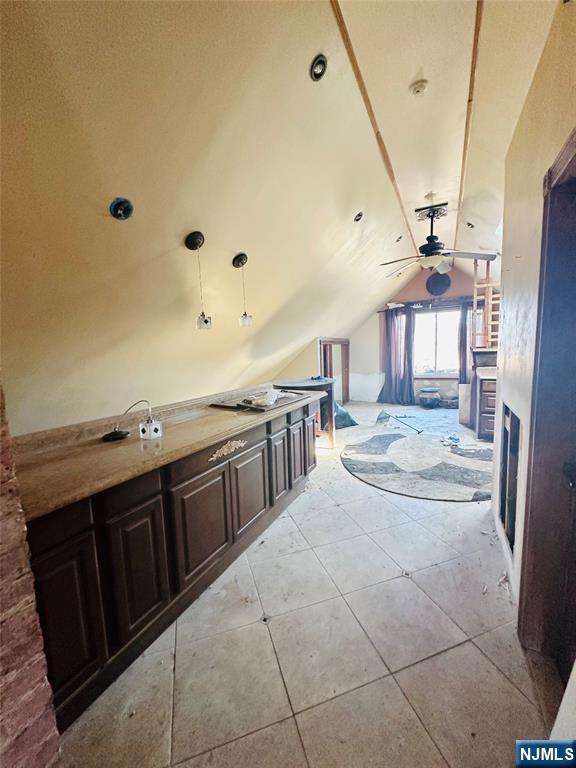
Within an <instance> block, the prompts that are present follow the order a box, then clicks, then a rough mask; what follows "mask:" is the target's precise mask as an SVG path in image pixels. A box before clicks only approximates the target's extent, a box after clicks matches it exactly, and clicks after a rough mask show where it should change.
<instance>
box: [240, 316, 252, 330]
mask: <svg viewBox="0 0 576 768" xmlns="http://www.w3.org/2000/svg"><path fill="white" fill-rule="evenodd" d="M253 322H254V318H253V317H252V315H249V314H248V313H247V312H244V313H243V314H241V315H240V320H239V323H240V327H241V328H247V327H248V326H249V325H252V323H253Z"/></svg>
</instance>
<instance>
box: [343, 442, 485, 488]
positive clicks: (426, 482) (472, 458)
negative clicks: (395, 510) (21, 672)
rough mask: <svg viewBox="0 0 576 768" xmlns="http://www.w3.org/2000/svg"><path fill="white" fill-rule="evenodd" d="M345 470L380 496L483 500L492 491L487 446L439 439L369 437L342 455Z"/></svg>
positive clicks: (347, 448) (351, 446)
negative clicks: (377, 490) (377, 489)
mask: <svg viewBox="0 0 576 768" xmlns="http://www.w3.org/2000/svg"><path fill="white" fill-rule="evenodd" d="M342 463H343V464H344V466H345V467H346V469H347V470H348V471H349V472H351V473H352V474H353V475H355V476H356V477H357V478H358V479H359V480H363V481H364V482H365V483H368V484H369V485H375V486H376V487H378V488H382V490H384V491H390V492H391V493H399V494H402V495H403V496H415V497H417V498H420V499H436V500H438V501H483V500H485V499H489V498H490V496H491V490H492V447H491V446H490V445H487V444H486V443H480V442H476V441H475V440H467V441H464V442H462V444H461V445H457V446H453V445H444V444H443V443H442V438H441V436H439V435H431V434H421V435H397V434H396V435H394V434H381V435H374V436H373V437H371V438H370V439H369V440H366V441H365V442H362V443H356V444H355V445H347V446H346V447H345V448H344V450H343V451H342Z"/></svg>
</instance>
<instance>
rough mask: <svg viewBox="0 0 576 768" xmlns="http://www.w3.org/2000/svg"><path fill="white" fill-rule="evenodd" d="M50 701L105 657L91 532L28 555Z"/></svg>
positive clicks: (67, 691)
mask: <svg viewBox="0 0 576 768" xmlns="http://www.w3.org/2000/svg"><path fill="white" fill-rule="evenodd" d="M32 569H33V571H34V578H35V587H36V600H37V606H38V614H39V616H40V624H41V626H42V633H43V635H44V651H45V653H46V659H47V661H48V678H49V680H50V684H51V685H52V689H53V691H54V702H55V704H56V706H58V704H60V702H62V701H63V700H64V699H65V698H66V697H67V696H68V695H69V694H70V693H71V692H72V691H74V690H75V689H77V688H78V687H79V686H80V685H81V684H82V683H83V682H85V681H86V680H88V678H90V677H91V676H92V675H93V674H94V673H95V672H97V671H98V669H99V668H100V667H101V666H102V665H103V664H104V662H105V661H106V658H107V648H106V632H105V628H104V614H103V611H102V597H101V594H100V577H99V573H98V562H97V559H96V545H95V540H94V533H93V532H92V531H87V532H86V533H83V534H81V535H80V536H77V537H75V538H74V539H71V540H70V541H67V542H65V543H64V544H61V545H60V546H59V547H56V548H54V549H51V550H49V551H48V552H46V553H45V554H44V555H41V556H40V557H37V558H34V559H33V560H32Z"/></svg>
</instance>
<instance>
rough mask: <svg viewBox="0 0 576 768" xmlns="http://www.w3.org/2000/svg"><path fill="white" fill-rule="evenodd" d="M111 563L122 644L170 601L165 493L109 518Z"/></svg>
mask: <svg viewBox="0 0 576 768" xmlns="http://www.w3.org/2000/svg"><path fill="white" fill-rule="evenodd" d="M106 528H107V538H108V555H109V557H108V567H109V569H110V576H111V579H112V584H113V596H114V603H115V608H116V620H117V628H118V639H119V640H120V643H121V644H122V645H123V644H124V643H126V642H127V641H128V640H130V638H132V637H133V636H134V635H136V634H137V633H138V632H139V631H140V630H141V629H142V628H143V627H144V626H146V624H148V623H149V622H150V621H151V620H152V619H153V618H154V617H155V616H156V615H157V614H158V613H159V612H160V611H161V610H162V609H163V608H164V607H165V606H166V605H168V602H169V601H170V591H169V587H168V564H167V559H166V538H165V534H164V509H163V506H162V497H161V496H156V497H155V498H153V499H151V500H150V501H147V502H145V503H144V504H141V505H140V506H137V507H134V508H133V509H130V510H128V511H126V512H124V513H122V514H120V515H118V516H117V517H115V518H113V519H112V520H107V522H106Z"/></svg>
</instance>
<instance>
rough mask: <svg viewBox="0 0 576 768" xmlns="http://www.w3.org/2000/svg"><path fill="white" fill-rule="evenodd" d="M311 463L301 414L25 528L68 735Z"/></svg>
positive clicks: (309, 428)
mask: <svg viewBox="0 0 576 768" xmlns="http://www.w3.org/2000/svg"><path fill="white" fill-rule="evenodd" d="M251 418H253V416H252V417H251ZM315 465H316V451H315V420H314V415H313V414H311V413H310V409H309V407H308V405H307V406H306V407H304V406H301V405H298V407H297V408H294V409H293V410H292V411H290V412H288V413H284V414H281V415H276V416H274V417H273V418H269V419H268V420H267V421H263V422H262V423H260V424H256V425H254V424H253V422H252V426H250V427H249V428H248V429H246V430H244V431H243V432H240V433H239V434H236V433H235V434H233V435H232V437H230V438H229V439H226V438H225V437H224V438H221V439H220V440H219V441H218V442H217V443H215V444H212V445H207V446H205V447H203V448H202V449H200V450H198V451H196V452H195V453H192V454H189V455H185V456H183V457H180V458H179V459H178V460H176V461H174V462H170V463H167V464H166V465H164V466H162V467H157V468H156V469H153V470H151V471H148V472H145V473H144V474H142V475H137V476H136V477H133V478H131V479H129V480H127V481H126V482H123V483H121V484H119V485H116V486H112V487H111V488H107V489H103V490H101V491H99V492H98V493H97V494H94V495H93V496H90V497H89V498H85V499H81V500H80V501H77V502H74V503H73V504H70V505H68V506H66V507H62V508H60V509H57V510H53V511H52V512H50V513H49V514H45V515H44V516H40V517H38V518H36V519H33V520H30V522H29V525H28V541H29V544H30V550H31V553H32V568H33V571H34V576H35V585H36V593H37V602H38V612H39V615H40V621H41V625H42V630H43V634H44V640H45V649H46V656H47V659H48V677H49V680H50V682H51V684H52V687H53V691H54V701H55V704H56V713H57V718H58V723H59V726H60V728H61V729H63V728H66V727H67V726H68V725H69V724H70V723H71V722H72V721H73V720H74V719H75V718H76V717H77V716H78V714H80V712H82V711H83V709H85V708H86V706H88V704H90V702H91V701H93V700H94V698H95V697H96V696H97V695H99V693H100V692H101V691H102V690H103V689H104V688H105V687H106V686H107V685H109V684H110V682H112V680H114V679H115V678H116V677H117V676H118V675H119V674H120V673H121V672H122V671H123V670H124V669H125V668H126V666H127V665H128V664H129V663H131V662H132V661H133V660H134V659H135V658H137V657H138V656H139V655H140V653H141V652H142V651H143V650H144V649H145V648H146V647H147V646H148V645H149V644H150V643H151V642H153V641H154V640H155V639H156V638H157V637H158V636H159V635H160V633H161V632H162V631H164V630H165V629H166V628H167V627H168V626H169V625H170V624H171V623H172V622H173V621H174V620H175V619H176V618H177V617H178V616H179V615H180V614H181V613H182V612H183V611H184V610H185V609H186V608H187V607H188V606H189V605H190V604H191V603H192V601H193V600H194V599H196V598H197V597H198V596H199V595H200V594H201V593H202V591H203V590H204V589H206V587H208V586H209V585H210V584H211V583H212V582H213V581H214V579H215V578H216V577H217V576H219V575H220V573H222V572H223V570H224V569H225V568H226V567H227V566H228V565H230V563H231V562H233V560H234V559H235V558H236V557H238V555H239V554H240V553H241V552H242V551H244V550H245V549H246V547H248V546H249V545H250V544H251V543H252V542H254V541H255V540H256V539H257V537H258V536H260V535H261V534H262V532H263V531H264V530H265V529H266V527H267V526H268V525H269V524H270V523H271V522H272V521H273V520H274V519H275V518H276V517H278V515H279V514H280V513H281V511H282V510H283V509H285V508H286V507H287V506H288V504H290V503H291V502H292V500H293V499H295V498H296V496H297V495H298V493H299V490H300V488H301V487H302V486H303V485H304V482H303V481H304V479H305V476H306V474H307V473H308V472H310V471H311V470H312V469H313V468H314V466H315Z"/></svg>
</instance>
